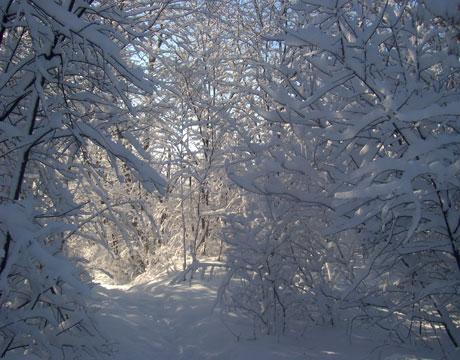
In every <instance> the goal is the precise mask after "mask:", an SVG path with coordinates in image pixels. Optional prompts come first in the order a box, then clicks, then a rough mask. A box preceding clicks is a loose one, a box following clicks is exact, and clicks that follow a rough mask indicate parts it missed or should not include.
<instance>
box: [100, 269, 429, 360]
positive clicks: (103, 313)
mask: <svg viewBox="0 0 460 360" xmlns="http://www.w3.org/2000/svg"><path fill="white" fill-rule="evenodd" d="M173 278H174V276H173V275H170V276H167V275H162V276H159V277H157V278H155V279H153V280H146V279H144V280H142V281H137V283H133V284H130V285H118V286H117V285H108V284H101V285H98V286H97V287H95V288H94V292H95V299H96V305H95V306H96V308H97V317H98V321H99V323H100V324H99V326H100V328H101V330H102V331H103V332H105V333H106V334H107V335H108V336H109V337H110V340H111V341H113V344H114V346H113V347H114V349H115V350H116V353H114V355H112V356H111V357H110V358H111V359H114V360H116V359H119V360H126V359H136V360H144V359H161V360H168V359H171V360H176V359H184V360H185V359H187V360H206V359H222V360H225V359H228V360H230V359H231V360H238V359H241V360H244V359H251V360H258V359H263V360H275V359H276V360H278V359H286V360H287V359H289V360H296V359H299V360H300V359H302V360H371V359H382V360H385V359H386V360H390V359H392V360H393V359H399V360H416V359H419V360H422V359H424V360H429V359H432V360H434V359H437V357H435V355H433V356H431V357H430V355H428V353H427V352H426V351H425V352H424V354H423V356H421V355H418V356H417V354H415V353H414V352H412V353H410V352H408V351H407V349H406V351H402V350H401V349H396V348H395V347H394V346H393V347H392V348H390V347H382V346H380V345H381V344H380V343H379V342H378V341H376V339H374V340H370V339H366V338H365V337H363V336H361V337H359V336H356V335H355V336H353V337H352V338H351V339H350V337H349V336H348V335H347V334H346V331H345V330H344V329H342V328H331V327H312V328H310V329H307V330H306V331H305V332H304V333H303V335H301V334H298V335H296V334H290V335H287V336H282V337H278V338H277V337H273V336H262V337H258V338H256V339H254V337H253V334H252V326H251V322H250V321H249V320H247V319H244V318H241V317H239V316H237V315H233V316H232V315H223V314H222V313H221V312H220V311H219V310H218V309H215V310H214V311H213V305H214V304H215V298H216V290H217V284H218V281H216V280H213V281H208V280H200V279H198V280H193V281H192V283H191V284H190V283H189V282H188V281H187V282H183V283H180V284H176V285H170V281H171V279H173ZM350 341H351V342H350Z"/></svg>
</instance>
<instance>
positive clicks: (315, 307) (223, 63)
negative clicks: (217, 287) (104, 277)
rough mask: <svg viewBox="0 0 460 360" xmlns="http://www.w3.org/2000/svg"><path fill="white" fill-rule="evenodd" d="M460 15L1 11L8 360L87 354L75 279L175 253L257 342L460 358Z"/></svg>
mask: <svg viewBox="0 0 460 360" xmlns="http://www.w3.org/2000/svg"><path fill="white" fill-rule="evenodd" d="M458 6H460V4H459V3H458V1H456V0H455V1H454V0H453V1H434V0H433V1H429V0H426V1H396V0H386V1H383V0H381V1H380V0H379V1H371V0H338V1H336V0H333V1H326V0H325V1H316V0H298V1H290V0H247V1H241V0H238V1H236V0H224V1H201V0H196V1H195V0H191V1H181V0H170V1H163V0H158V1H148V0H136V1H122V0H118V1H117V0H105V1H94V2H93V1H91V0H86V1H83V0H80V1H71V0H69V1H64V0H62V1H61V0H52V1H39V0H34V1H21V0H19V1H3V2H2V3H1V12H2V15H1V16H2V23H1V28H0V30H1V32H0V34H1V37H0V41H1V43H0V45H1V48H0V69H1V71H2V75H1V77H0V99H1V108H0V113H1V115H0V120H1V122H0V151H1V153H0V156H1V162H0V179H1V183H0V191H1V193H0V196H1V199H2V201H1V205H0V211H1V218H0V232H1V233H0V235H1V238H0V246H1V248H2V250H0V261H1V262H0V276H1V283H0V308H1V315H0V346H1V347H0V354H1V355H0V356H3V355H6V354H8V353H10V352H12V351H13V350H14V349H16V348H20V349H26V350H27V351H34V352H36V353H37V354H40V356H42V357H45V356H54V357H55V358H58V357H59V356H60V354H62V353H65V352H67V354H70V353H71V352H79V351H80V352H81V351H82V350H83V351H86V352H91V351H90V350H89V349H90V348H91V346H92V345H91V346H89V344H90V343H89V342H88V340H86V339H85V340H81V341H80V342H79V341H77V340H76V338H75V336H77V337H78V336H80V335H82V334H85V333H86V334H89V333H91V334H94V332H95V331H96V330H95V329H94V330H91V329H93V328H92V325H91V322H90V321H88V320H89V319H88V318H87V317H86V315H85V313H86V310H85V309H86V308H85V305H84V301H83V300H81V294H83V292H84V291H85V289H84V287H81V286H80V284H81V282H80V280H81V279H80V278H81V274H80V273H79V271H83V270H84V271H85V272H88V273H89V274H92V275H94V274H96V273H97V272H98V271H99V272H101V271H102V272H103V273H106V274H108V275H109V276H110V277H112V278H114V279H115V280H116V281H129V280H131V279H132V278H134V277H135V276H136V275H138V274H140V273H143V272H145V271H160V269H164V268H174V267H175V266H176V264H180V266H179V267H180V268H181V270H183V274H182V275H183V276H180V277H178V279H179V278H184V279H185V278H186V277H187V276H188V275H190V274H193V271H195V270H196V269H198V268H200V267H201V268H203V267H206V266H211V265H212V266H216V265H217V266H222V267H223V268H225V269H227V275H228V276H227V278H226V280H225V282H224V284H223V285H222V288H221V291H220V294H219V296H220V300H221V304H222V306H223V308H224V309H226V310H229V311H237V312H241V313H243V314H245V315H247V316H249V317H251V318H252V319H254V331H255V333H258V332H263V333H270V334H273V333H276V334H281V333H283V332H285V331H300V329H302V328H305V326H309V325H311V324H318V323H325V324H330V325H335V324H336V323H338V322H347V323H348V324H349V325H350V329H351V330H353V328H354V327H356V326H364V325H366V326H373V327H379V328H381V329H383V331H384V333H386V334H388V335H389V336H390V338H392V339H393V340H396V341H398V342H409V343H413V342H416V343H418V342H419V341H432V340H433V339H437V340H436V341H438V342H439V343H440V344H441V345H442V346H443V347H445V348H447V349H449V348H459V346H460V309H459V304H460V298H459V292H460V244H459V241H460V240H459V237H460V220H459V219H460V191H459V189H460V183H459V178H460V173H459V172H460V162H459V160H458V159H459V158H460V137H459V136H460V135H459V131H460V121H459V116H460V106H459V105H458V104H459V103H460V102H459V100H460V98H459V95H460V93H459V90H458V88H459V69H460V61H459V56H460V41H459V34H460V29H459V28H460V22H459V21H460V18H459V16H458ZM153 169H156V170H157V171H158V172H157V171H155V170H153ZM160 173H161V175H160ZM70 257H75V258H77V257H80V260H78V259H74V261H72V264H73V265H70V263H69V261H68V260H69V258H70ZM81 260H84V262H85V264H84V265H83V264H82V263H81ZM211 260H212V261H211ZM215 260H218V263H217V262H215ZM79 261H80V262H79ZM77 268H79V269H81V270H78V271H77V270H76V269H77ZM71 335H72V336H71ZM103 342H104V341H103V339H102V338H101V339H100V340H98V341H97V343H98V344H101V343H103ZM94 348H97V349H101V347H100V346H99V347H97V346H96V342H95V344H94ZM93 354H94V352H93ZM68 356H71V355H68ZM96 356H99V355H96Z"/></svg>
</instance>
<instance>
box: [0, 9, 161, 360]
mask: <svg viewBox="0 0 460 360" xmlns="http://www.w3.org/2000/svg"><path fill="white" fill-rule="evenodd" d="M120 3H121V2H120ZM120 3H119V2H117V1H92V0H88V1H83V0H77V1H49V0H46V1H45V0H43V1H40V0H34V1H22V0H15V1H2V3H1V5H0V6H1V16H2V23H1V31H0V43H1V48H0V69H1V72H2V74H1V77H0V81H1V84H0V99H1V109H0V112H1V115H0V121H1V122H0V150H1V153H0V157H1V159H2V160H1V163H0V168H1V185H0V196H1V206H0V212H1V217H0V232H1V234H0V235H1V238H0V247H1V252H0V309H1V312H0V314H1V315H0V356H2V357H3V356H5V354H7V353H9V352H10V351H13V350H15V349H19V350H20V351H28V352H32V353H35V354H36V355H38V356H40V357H41V358H53V359H56V358H60V357H64V356H77V355H76V354H78V353H79V352H82V351H83V352H87V353H89V354H93V355H94V356H96V357H98V356H99V355H95V354H96V353H95V349H96V346H99V345H100V344H101V338H100V337H99V336H95V335H97V331H96V330H95V329H94V327H93V325H92V322H91V321H90V320H88V316H87V315H86V310H85V306H84V304H85V301H84V296H85V295H86V292H87V290H86V288H85V287H84V286H82V285H81V282H80V279H79V277H80V275H79V272H78V271H77V269H76V267H75V266H73V265H70V263H69V262H68V261H67V260H66V259H65V258H64V253H63V251H64V250H65V248H66V241H67V240H68V238H69V236H71V235H72V234H73V233H75V232H76V231H78V228H79V226H80V225H81V223H80V221H81V220H82V218H81V213H82V209H84V207H85V205H86V204H87V203H89V202H91V200H92V199H82V198H78V196H75V195H76V193H77V192H78V187H79V186H80V184H81V183H82V179H83V178H84V177H87V176H88V171H92V172H93V175H91V176H94V174H96V175H97V173H98V170H99V169H98V168H97V166H95V164H96V165H97V163H95V162H94V154H95V153H97V152H95V151H94V148H97V149H99V151H100V152H101V153H104V154H105V155H104V156H105V157H106V158H107V159H108V161H109V162H110V164H111V165H112V167H114V168H115V169H116V167H117V164H119V163H123V164H125V165H126V167H127V168H129V169H130V171H132V174H133V176H134V177H135V178H136V179H138V180H139V181H140V182H142V184H143V186H144V187H145V188H146V189H147V190H149V191H158V192H160V193H164V192H165V182H164V180H163V179H162V177H161V176H160V175H159V174H158V173H157V172H156V171H155V170H154V169H152V168H151V167H150V166H149V165H148V163H147V162H146V161H144V160H143V159H142V154H141V153H139V152H136V151H132V149H135V148H136V144H135V143H132V144H131V145H132V146H131V148H128V146H127V145H126V144H123V143H122V142H121V141H120V140H119V138H117V137H116V127H117V126H118V125H120V124H123V123H125V122H126V121H127V120H128V119H129V116H130V114H135V113H136V105H137V104H136V98H137V97H138V96H140V95H142V94H144V93H149V92H151V91H152V83H151V82H150V81H148V80H146V78H145V75H144V74H143V73H142V72H141V71H139V70H137V69H136V68H135V67H134V66H132V65H131V64H130V62H129V61H124V56H123V53H124V52H125V51H126V52H128V51H129V50H130V47H132V46H135V45H136V42H138V41H140V40H141V39H142V36H143V31H144V30H145V29H146V28H148V27H149V26H152V21H150V22H149V21H148V20H147V21H145V20H144V16H145V14H146V11H147V10H148V9H149V8H148V6H147V7H146V6H140V4H138V3H134V2H133V6H129V4H121V5H122V6H119V5H120ZM125 139H126V138H125ZM85 335H88V336H85ZM79 336H85V337H84V339H81V338H80V339H79V338H78V337H79ZM98 349H100V348H99V347H98ZM66 354H67V355H66ZM71 354H73V355H71Z"/></svg>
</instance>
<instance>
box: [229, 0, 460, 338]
mask: <svg viewBox="0 0 460 360" xmlns="http://www.w3.org/2000/svg"><path fill="white" fill-rule="evenodd" d="M457 6H458V4H457V3H456V2H440V3H438V2H435V1H427V2H421V1H420V2H418V1H414V2H396V1H353V2H351V1H338V2H336V1H331V2H327V1H325V2H323V1H313V0H312V1H298V2H295V3H293V4H292V5H290V6H289V7H288V9H287V10H286V11H285V12H284V16H282V17H281V19H282V25H283V26H282V27H281V28H280V30H279V32H278V34H271V36H270V35H267V36H266V37H265V38H266V39H268V40H271V42H269V44H270V45H269V46H270V49H272V50H273V49H274V47H276V46H277V45H276V41H283V42H284V44H285V45H286V48H285V50H284V51H283V52H282V53H283V56H285V58H287V61H284V62H281V63H279V64H278V66H274V65H273V59H274V55H271V56H268V57H267V61H265V62H264V63H262V64H261V67H262V68H263V70H264V75H265V77H262V81H261V82H260V89H262V90H263V91H264V92H265V93H266V95H267V96H268V97H269V98H270V99H272V100H274V104H271V105H270V106H267V107H266V109H264V108H263V107H262V106H260V105H257V104H256V106H253V107H252V108H253V109H254V110H255V111H254V113H255V114H258V115H259V118H264V119H265V120H266V123H268V124H272V125H271V128H272V129H273V130H272V131H271V132H269V133H271V134H272V136H271V138H272V139H274V140H268V142H267V140H263V141H261V144H254V145H252V149H251V146H249V151H248V153H251V150H253V151H252V153H253V155H252V157H251V159H249V160H250V162H248V164H249V165H246V169H244V168H241V169H240V170H238V168H237V167H233V168H232V169H230V175H231V176H232V175H233V178H234V179H235V181H236V182H237V183H240V184H241V185H242V186H244V187H245V188H246V189H248V190H250V191H252V192H254V193H258V194H261V195H267V196H270V197H272V198H273V197H275V198H278V199H282V200H277V201H278V202H280V201H283V199H284V201H286V200H290V201H291V202H294V203H295V202H297V203H298V206H297V209H298V211H304V210H302V207H303V206H304V205H310V206H319V207H320V208H324V209H328V210H325V212H324V213H319V214H318V215H317V216H318V218H319V219H321V221H323V222H324V227H325V229H324V231H323V236H324V235H330V237H329V238H328V240H329V243H328V244H329V245H328V248H329V250H328V252H329V256H326V257H325V258H324V259H322V260H320V265H319V266H320V267H321V268H325V269H326V271H327V272H328V275H327V277H328V278H329V279H334V283H333V287H332V289H331V292H329V293H327V292H326V293H325V292H324V286H323V285H322V280H320V278H316V280H315V281H314V282H313V285H314V286H313V287H312V289H313V290H308V291H305V290H304V289H301V290H300V291H305V292H306V293H308V294H309V295H311V292H314V293H321V292H322V293H325V295H326V296H327V297H329V298H331V299H333V304H336V305H334V306H339V307H340V309H341V314H342V315H346V316H345V317H348V319H350V318H349V316H350V314H351V313H352V311H350V309H353V310H357V311H358V313H357V314H359V315H357V317H356V318H355V319H358V320H369V321H370V323H373V324H377V325H379V326H381V327H382V328H384V329H386V330H388V331H389V333H390V334H391V335H392V336H394V337H395V338H396V339H398V340H400V341H407V340H409V341H411V340H413V339H414V338H423V337H424V336H425V335H427V334H428V333H430V334H431V333H437V334H440V333H442V332H444V333H445V334H446V335H447V338H448V339H450V342H451V344H453V345H454V346H455V347H458V345H459V337H458V334H459V329H458V327H459V326H458V316H459V313H458V311H459V309H458V303H459V297H458V296H459V275H460V272H459V266H458V264H459V262H458V261H459V248H458V247H459V228H460V227H459V226H458V216H459V213H458V211H459V205H458V204H459V187H458V185H459V184H458V178H459V173H458V155H459V141H458V140H459V139H458V130H459V129H458V126H459V115H460V112H459V107H458V100H459V98H458V97H459V92H458V69H459V66H460V63H459V45H458V16H457V15H455V14H457V13H456V7H457ZM273 41H274V42H273ZM289 56H291V58H290V59H289ZM267 73H268V74H269V75H266V74H267ZM275 127H278V130H275ZM276 136H278V138H277V137H276ZM295 136H297V137H298V138H299V139H298V140H297V141H293V140H292V139H293V138H295ZM296 145H297V146H298V148H299V149H298V150H295V146H296ZM304 149H305V150H304ZM302 151H303V152H302ZM254 165H255V166H254ZM302 179H303V180H302ZM304 216H305V217H308V216H309V215H308V212H306V211H304ZM254 221H255V220H254V219H252V220H250V221H249V224H253V223H254ZM248 226H249V227H251V226H252V225H248ZM264 237H265V238H266V239H268V238H269V237H268V236H267V235H264ZM266 241H267V242H268V241H269V240H266ZM296 241H299V239H298V238H297V239H296ZM275 248H276V249H277V250H278V249H280V248H282V247H280V248H279V247H275ZM244 249H245V248H244V247H243V251H245V250H244ZM331 249H335V250H333V252H332V253H330V251H331ZM236 250H237V249H236ZM319 251H320V250H319V248H318V247H316V248H315V250H314V253H315V254H319V253H318V252H319ZM270 254H273V252H270ZM274 254H279V253H278V252H277V251H275V252H274ZM280 254H282V252H280ZM331 254H335V255H333V256H331ZM272 256H273V255H272ZM280 261H281V259H279V260H278V262H280ZM257 264H258V265H257V266H262V265H263V264H260V263H257ZM297 264H299V262H297ZM317 266H318V265H315V264H314V263H310V264H308V265H307V269H308V270H309V271H310V272H311V271H312V270H314V269H315V268H317ZM256 268H257V267H256ZM256 268H252V270H251V271H255V272H256V273H257V270H256ZM296 271H297V273H298V276H302V273H303V272H305V270H304V268H303V267H300V266H299V268H298V269H297V270H296ZM288 273H289V272H288ZM296 276H297V275H296ZM278 278H279V275H278ZM287 278H291V279H292V278H294V277H293V276H288V277H287ZM298 285H299V283H298V282H297V283H296V282H295V281H294V282H292V283H290V285H289V286H290V287H291V289H293V288H295V287H298ZM285 303H286V301H285ZM263 308H265V309H266V307H265V305H264V306H263ZM441 337H442V336H441Z"/></svg>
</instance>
